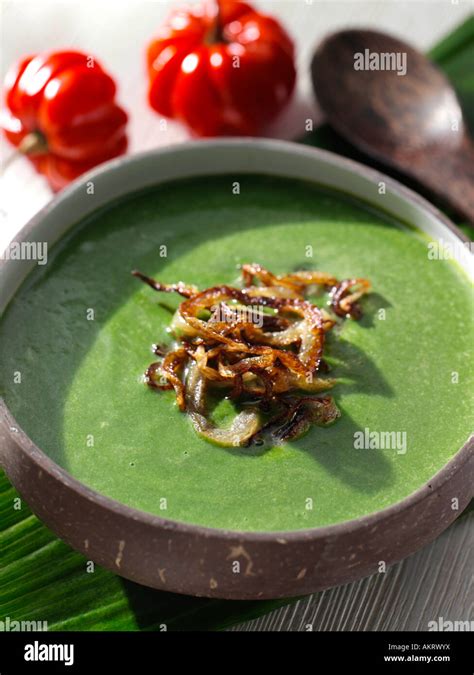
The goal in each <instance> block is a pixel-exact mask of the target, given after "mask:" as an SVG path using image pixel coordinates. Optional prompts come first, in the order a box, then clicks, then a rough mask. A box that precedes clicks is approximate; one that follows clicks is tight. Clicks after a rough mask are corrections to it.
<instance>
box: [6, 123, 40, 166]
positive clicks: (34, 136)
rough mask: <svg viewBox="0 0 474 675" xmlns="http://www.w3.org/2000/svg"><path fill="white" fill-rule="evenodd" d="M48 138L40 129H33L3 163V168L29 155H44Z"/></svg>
mask: <svg viewBox="0 0 474 675" xmlns="http://www.w3.org/2000/svg"><path fill="white" fill-rule="evenodd" d="M47 148H48V146H47V143H46V138H45V137H44V135H43V134H42V133H41V132H40V131H32V132H30V133H29V134H26V136H25V137H24V138H23V139H22V140H21V142H20V144H19V145H18V146H17V148H16V150H15V151H14V152H13V153H12V154H11V155H10V157H9V158H8V159H7V160H6V161H5V162H4V163H3V166H2V170H3V171H6V169H8V167H9V166H10V165H11V164H13V162H14V161H15V160H16V159H18V157H22V156H25V155H27V156H28V157H33V156H34V155H42V154H43V153H45V152H46V151H47Z"/></svg>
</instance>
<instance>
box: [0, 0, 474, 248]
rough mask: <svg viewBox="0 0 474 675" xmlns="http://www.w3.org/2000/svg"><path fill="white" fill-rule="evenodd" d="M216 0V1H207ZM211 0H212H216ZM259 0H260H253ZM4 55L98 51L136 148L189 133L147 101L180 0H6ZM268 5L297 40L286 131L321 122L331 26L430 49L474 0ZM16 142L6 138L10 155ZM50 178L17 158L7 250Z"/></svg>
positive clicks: (290, 134)
mask: <svg viewBox="0 0 474 675" xmlns="http://www.w3.org/2000/svg"><path fill="white" fill-rule="evenodd" d="M208 1H210V0H208ZM211 1H212V0H211ZM250 1H252V0H250ZM0 3H1V4H0V7H1V52H0V55H1V63H0V75H1V77H2V80H3V77H4V75H5V72H6V70H7V69H8V67H9V65H10V64H11V63H13V62H15V61H16V60H17V59H19V58H21V57H22V56H24V55H25V54H32V53H38V52H42V51H46V50H55V49H58V50H59V49H64V48H70V47H73V48H77V49H79V50H82V51H85V52H86V53H88V54H91V55H94V56H96V57H97V58H98V59H99V61H101V62H102V63H103V65H104V67H105V68H107V69H108V70H109V71H110V72H111V74H113V75H114V76H115V77H116V79H117V81H118V84H119V95H118V96H119V100H120V102H121V104H122V105H123V106H124V107H125V108H126V109H127V111H128V112H129V114H130V123H129V139H130V149H129V152H136V151H140V150H148V149H150V148H154V147H158V146H161V145H169V144H171V143H175V142H183V141H185V140H186V139H187V138H188V134H187V132H186V130H185V129H184V128H183V127H181V126H180V125H178V124H175V123H170V124H168V128H167V130H166V131H162V130H160V127H159V123H158V120H159V118H158V116H157V115H156V114H154V113H153V112H152V111H151V110H150V109H149V107H148V105H147V101H146V89H147V80H146V76H145V67H144V51H145V46H146V45H147V43H148V42H149V41H150V40H151V39H152V37H153V35H154V34H155V32H156V28H157V27H158V26H159V24H160V22H161V21H162V20H163V18H164V17H165V16H166V14H167V13H168V12H169V9H170V7H171V6H176V5H179V4H183V3H182V2H180V0H175V2H170V1H169V0H94V1H92V0H0ZM253 4H254V5H255V6H256V7H258V8H259V9H261V10H262V11H265V12H268V13H271V14H273V15H275V16H276V17H278V18H279V19H280V20H281V21H282V22H283V23H284V25H285V26H286V27H287V29H288V31H289V32H290V34H291V35H292V36H293V38H294V40H295V43H296V47H297V62H298V73H299V75H298V84H297V91H296V95H295V97H294V99H293V102H292V104H290V106H289V107H288V109H287V110H286V111H285V112H284V113H283V114H282V115H281V117H280V118H279V119H278V121H277V122H276V123H274V124H273V125H272V127H271V128H270V129H269V130H268V132H267V135H269V136H273V137H277V138H288V139H291V138H295V137H297V136H298V135H300V134H301V133H302V132H303V131H304V121H305V120H306V119H307V118H308V117H311V118H312V119H313V120H314V122H315V124H316V123H317V122H318V121H321V116H320V113H319V112H318V110H317V106H316V105H315V102H314V99H313V95H312V91H311V83H310V78H309V63H310V60H311V55H312V52H313V50H314V47H315V46H316V44H317V43H318V42H319V41H320V40H321V39H322V38H323V37H324V36H325V35H326V34H327V33H328V32H331V31H335V30H339V29H341V28H343V27H347V26H365V27H367V26H371V27H375V28H377V29H379V30H385V31H388V32H391V33H393V34H395V35H398V36H399V37H401V38H403V39H405V40H407V41H409V42H412V43H413V44H414V45H415V46H417V47H419V48H420V49H422V50H426V49H428V48H429V47H430V46H431V45H432V44H434V43H435V42H437V41H438V40H439V39H440V38H441V37H442V36H443V35H444V34H445V33H447V32H449V31H450V30H452V29H453V28H454V27H455V26H456V25H457V24H458V23H460V22H461V21H462V20H464V19H465V18H466V17H467V16H468V14H469V13H470V12H471V11H472V10H473V8H474V0H424V1H419V0H409V1H396V0H377V1H371V2H368V1H367V0H325V1H319V0H255V1H254V2H253ZM11 152H12V147H11V146H10V145H9V144H8V143H7V142H6V141H5V139H4V138H2V139H1V141H0V156H1V159H2V163H3V161H4V160H5V159H6V158H7V157H8V156H9V155H10V154H11ZM51 196H52V194H51V191H50V189H49V187H48V185H47V183H46V181H45V179H44V178H43V177H42V176H40V175H38V174H36V173H35V171H34V169H33V167H32V166H31V165H30V163H29V162H28V161H27V160H25V159H18V160H16V161H15V162H14V163H13V164H11V165H10V167H9V168H8V169H7V170H6V171H5V173H4V174H3V172H2V177H1V188H0V250H3V249H4V247H5V246H6V245H7V244H8V242H9V241H10V240H11V239H12V238H13V237H14V236H15V234H16V232H17V231H18V230H19V229H20V228H21V227H22V226H23V225H24V224H25V223H26V222H27V221H28V220H29V218H31V216H33V215H34V214H35V212H36V211H38V210H39V209H40V208H41V207H42V206H44V204H46V203H47V202H48V200H49V199H51Z"/></svg>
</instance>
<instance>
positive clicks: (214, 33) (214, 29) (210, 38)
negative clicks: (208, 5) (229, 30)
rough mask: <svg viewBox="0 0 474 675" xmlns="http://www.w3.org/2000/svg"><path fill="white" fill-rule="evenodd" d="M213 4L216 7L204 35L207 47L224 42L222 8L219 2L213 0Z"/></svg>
mask: <svg viewBox="0 0 474 675" xmlns="http://www.w3.org/2000/svg"><path fill="white" fill-rule="evenodd" d="M214 4H215V7H216V10H215V14H214V18H213V20H212V24H211V27H210V29H209V31H208V33H207V35H206V44H208V45H214V44H216V43H217V42H223V41H224V35H223V32H222V7H221V3H220V0H214Z"/></svg>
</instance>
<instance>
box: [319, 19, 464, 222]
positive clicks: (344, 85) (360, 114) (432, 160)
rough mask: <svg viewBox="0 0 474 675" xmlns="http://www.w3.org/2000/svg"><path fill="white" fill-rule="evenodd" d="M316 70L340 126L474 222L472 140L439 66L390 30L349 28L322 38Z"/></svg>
mask: <svg viewBox="0 0 474 675" xmlns="http://www.w3.org/2000/svg"><path fill="white" fill-rule="evenodd" d="M311 71H312V79H313V85H314V89H315V92H316V95H317V97H318V101H319V103H320V105H321V108H322V109H323V111H324V113H325V114H326V116H327V118H328V121H329V123H330V124H331V125H332V126H333V127H334V128H335V129H336V131H337V132H339V133H340V134H341V135H342V136H343V137H344V138H346V139H347V140H348V141H349V142H351V143H352V144H353V145H355V146H356V147H358V148H359V149H360V150H362V151H363V152H365V153H366V154H368V155H371V156H372V157H374V158H376V159H378V160H381V161H382V162H384V163H385V164H387V165H389V166H392V167H394V168H396V169H397V170H399V171H402V172H403V173H405V174H407V175H410V176H412V177H414V178H415V179H417V180H418V181H419V182H420V183H421V184H423V185H425V186H426V187H427V188H428V189H430V190H431V191H432V192H434V193H436V194H437V195H438V196H439V197H441V198H442V199H443V200H444V201H445V202H446V203H448V204H449V205H450V206H452V207H453V208H455V209H456V210H457V211H458V212H459V213H461V214H462V215H463V216H465V217H467V218H468V219H469V220H470V221H471V222H474V146H473V143H472V140H471V139H470V137H469V134H468V130H467V128H466V124H465V122H464V119H463V113H462V110H461V106H460V104H459V101H458V98H457V96H456V93H455V91H454V89H453V88H452V86H451V84H450V82H449V81H448V79H447V78H446V77H445V76H444V74H443V73H442V72H441V71H440V70H439V69H438V68H437V67H436V66H435V65H433V64H432V63H431V62H430V61H429V60H428V59H427V58H426V57H425V56H424V55H423V54H421V53H420V52H418V51H417V50H416V49H413V48H412V47H410V46H409V45H408V44H406V43H404V42H402V41H401V40H398V39H396V38H394V37H391V36H389V35H385V34H383V33H379V32H376V31H370V30H346V31H342V32H338V33H335V34H333V35H331V36H329V37H328V38H327V39H326V40H324V42H323V43H322V44H321V45H320V46H319V48H318V49H317V51H316V53H315V55H314V57H313V61H312V65H311Z"/></svg>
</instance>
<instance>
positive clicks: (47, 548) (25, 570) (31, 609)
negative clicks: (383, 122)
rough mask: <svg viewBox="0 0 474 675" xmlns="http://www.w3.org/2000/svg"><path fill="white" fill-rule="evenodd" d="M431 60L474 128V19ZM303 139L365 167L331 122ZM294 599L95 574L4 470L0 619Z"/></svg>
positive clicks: (76, 625) (211, 613) (129, 625)
mask: <svg viewBox="0 0 474 675" xmlns="http://www.w3.org/2000/svg"><path fill="white" fill-rule="evenodd" d="M430 55H431V57H432V58H433V59H434V60H435V61H436V62H437V63H438V64H439V65H440V67H441V68H442V69H443V70H444V71H445V72H446V74H447V75H448V76H449V77H450V79H451V81H452V82H453V84H454V86H455V87H456V90H457V91H458V94H459V96H460V99H461V102H462V104H463V106H464V111H465V113H466V118H467V120H468V122H469V124H470V125H471V128H472V129H474V71H473V69H472V64H473V63H474V17H471V18H470V19H469V20H468V21H466V22H465V23H464V24H463V25H461V26H460V27H459V28H457V29H456V30H455V31H454V32H453V33H451V34H450V35H449V36H448V37H446V38H445V39H444V40H443V41H442V42H441V43H440V44H438V45H437V46H436V47H435V48H434V49H433V50H432V51H431V53H430ZM300 140H302V141H303V142H305V143H309V144H311V145H315V146H318V147H324V148H327V149H330V150H333V151H335V152H339V153H341V154H344V155H347V156H350V157H356V158H358V159H362V161H365V162H366V163H367V162H368V160H367V158H365V157H362V156H361V155H360V153H357V152H356V151H355V150H354V149H353V148H351V146H349V145H348V144H347V143H345V142H344V141H343V140H342V139H340V138H339V137H338V136H336V134H335V133H334V132H333V131H332V130H331V129H330V128H329V127H328V126H327V125H324V126H322V127H320V128H319V129H317V130H316V131H314V132H313V133H312V134H310V135H309V136H307V137H305V138H304V139H300ZM402 180H404V179H403V178H402ZM405 182H407V181H405ZM289 602H291V600H279V601H256V602H250V601H242V602H238V601H221V600H207V599H203V598H192V597H188V596H182V595H174V594H172V593H165V592H161V591H154V590H151V589H148V588H145V587H142V586H139V585H138V584H134V583H132V582H129V581H126V580H124V579H122V578H121V577H118V576H116V575H114V574H112V573H111V572H108V571H106V570H104V569H102V568H100V567H98V566H95V568H94V571H91V570H90V569H89V567H88V565H87V560H86V559H85V558H84V556H82V555H80V554H79V553H76V552H75V551H73V550H72V549H71V548H70V547H69V546H67V545H66V544H65V543H64V542H62V541H61V540H60V539H58V538H57V537H56V536H55V535H54V534H53V533H52V532H51V531H50V530H48V529H47V528H46V527H45V526H44V525H43V524H42V523H41V522H40V521H39V520H38V519H37V518H36V517H35V516H34V515H33V514H32V513H31V511H30V510H29V509H28V507H27V505H26V503H25V502H23V501H22V500H21V499H20V498H19V495H18V493H17V492H16V491H15V490H14V488H13V487H12V486H11V485H10V483H9V482H8V480H7V478H6V476H5V474H4V473H2V472H0V621H2V620H4V619H5V618H6V617H9V618H10V620H11V621H22V620H23V621H32V620H37V621H47V622H48V628H49V630H148V631H160V630H165V629H166V630H196V629H197V630H220V629H223V628H226V627H228V626H230V625H232V624H235V623H240V622H242V621H245V620H247V619H250V618H254V617H257V616H260V615H262V614H265V613H266V612H269V611H271V610H272V609H276V608H277V607H279V606H281V605H284V604H287V603H289Z"/></svg>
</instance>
